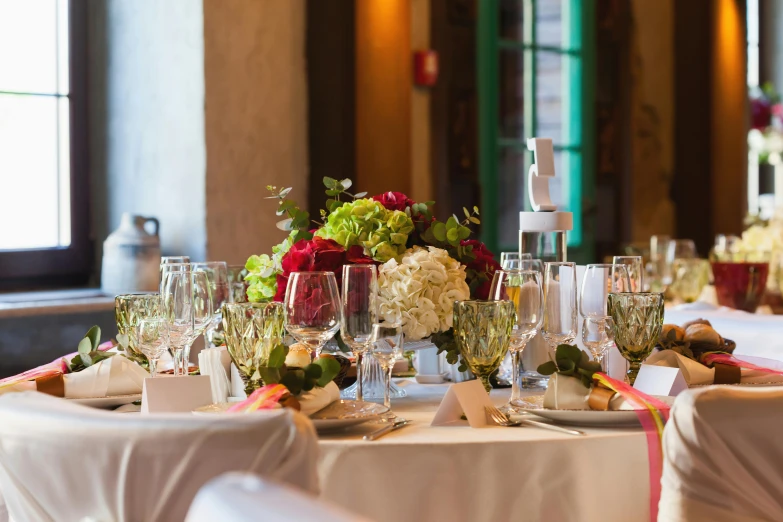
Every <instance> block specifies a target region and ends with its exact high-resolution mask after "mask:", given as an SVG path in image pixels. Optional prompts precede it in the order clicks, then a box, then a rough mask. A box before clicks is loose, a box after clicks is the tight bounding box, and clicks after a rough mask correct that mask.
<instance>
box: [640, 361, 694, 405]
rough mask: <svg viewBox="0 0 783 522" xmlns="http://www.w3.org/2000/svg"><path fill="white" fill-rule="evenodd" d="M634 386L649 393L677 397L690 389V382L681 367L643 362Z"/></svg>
mask: <svg viewBox="0 0 783 522" xmlns="http://www.w3.org/2000/svg"><path fill="white" fill-rule="evenodd" d="M633 387H634V388H636V389H637V390H639V391H641V392H644V393H646V394H647V395H662V396H667V395H668V396H671V397H675V396H677V395H679V394H680V392H682V391H684V390H687V389H688V383H687V382H686V381H685V377H684V376H683V375H682V370H680V369H679V368H669V367H668V366H655V365H654V364H643V365H642V367H641V369H640V370H639V374H638V375H637V376H636V382H634V385H633Z"/></svg>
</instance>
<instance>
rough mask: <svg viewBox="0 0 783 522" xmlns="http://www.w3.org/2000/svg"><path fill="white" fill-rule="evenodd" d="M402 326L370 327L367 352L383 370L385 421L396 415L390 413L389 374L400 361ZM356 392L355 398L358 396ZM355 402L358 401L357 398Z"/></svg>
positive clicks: (390, 324) (393, 324)
mask: <svg viewBox="0 0 783 522" xmlns="http://www.w3.org/2000/svg"><path fill="white" fill-rule="evenodd" d="M402 344H403V339H402V326H401V325H400V324H399V323H375V324H374V325H372V334H371V337H370V343H369V350H370V353H371V354H372V356H373V357H375V359H376V360H377V361H378V363H379V364H380V365H381V369H383V377H384V384H385V386H384V388H383V405H384V406H386V407H387V408H389V411H388V412H387V413H386V414H385V416H384V418H385V419H386V420H393V419H395V418H396V415H394V413H392V411H391V376H392V375H391V374H392V369H393V368H394V363H395V361H397V360H398V359H402V356H403V349H402ZM358 393H359V392H358V390H357V396H358ZM357 400H360V399H358V398H357Z"/></svg>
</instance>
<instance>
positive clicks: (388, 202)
mask: <svg viewBox="0 0 783 522" xmlns="http://www.w3.org/2000/svg"><path fill="white" fill-rule="evenodd" d="M372 199H373V200H375V201H377V202H378V203H380V204H381V205H383V206H384V207H386V209H387V210H399V211H401V212H405V209H406V208H407V207H410V206H411V205H413V204H414V203H416V202H415V201H413V200H412V199H411V198H409V197H408V196H406V195H405V194H403V193H402V192H384V193H383V194H380V195H378V196H373V197H372Z"/></svg>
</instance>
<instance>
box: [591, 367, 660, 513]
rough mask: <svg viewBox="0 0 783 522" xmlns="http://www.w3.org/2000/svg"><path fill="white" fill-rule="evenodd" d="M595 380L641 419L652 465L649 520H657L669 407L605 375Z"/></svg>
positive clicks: (598, 374) (600, 374) (594, 375)
mask: <svg viewBox="0 0 783 522" xmlns="http://www.w3.org/2000/svg"><path fill="white" fill-rule="evenodd" d="M593 380H594V381H596V382H597V383H599V384H601V385H603V386H605V387H607V388H609V389H610V390H614V391H615V392H617V393H619V394H620V395H621V396H622V397H623V398H624V399H625V400H626V401H628V402H629V403H631V405H632V406H633V409H634V412H636V415H637V416H638V417H639V422H640V423H641V425H642V428H643V429H644V434H645V436H646V437H647V458H648V460H649V462H650V520H652V521H655V520H657V519H658V501H659V500H660V498H661V476H662V475H663V449H662V447H661V438H662V437H663V427H664V425H665V424H666V421H668V420H669V410H670V407H669V405H668V404H666V403H664V402H662V401H660V400H658V399H656V398H655V397H651V396H649V395H647V394H646V393H642V392H640V391H639V390H637V389H635V388H632V387H631V386H630V385H628V384H626V383H624V382H623V381H619V380H617V379H612V378H611V377H609V376H608V375H606V374H605V373H601V372H598V373H595V374H593Z"/></svg>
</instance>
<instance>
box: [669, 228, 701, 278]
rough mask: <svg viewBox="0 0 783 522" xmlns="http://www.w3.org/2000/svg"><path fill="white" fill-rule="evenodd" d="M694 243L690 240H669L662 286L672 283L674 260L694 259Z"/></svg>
mask: <svg viewBox="0 0 783 522" xmlns="http://www.w3.org/2000/svg"><path fill="white" fill-rule="evenodd" d="M697 257H699V256H698V254H697V252H696V243H694V242H693V240H692V239H670V240H669V242H668V243H667V245H666V273H665V274H664V277H663V283H664V285H670V284H671V282H672V276H673V275H674V274H672V266H673V265H674V261H675V260H676V259H696V258H697Z"/></svg>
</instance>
